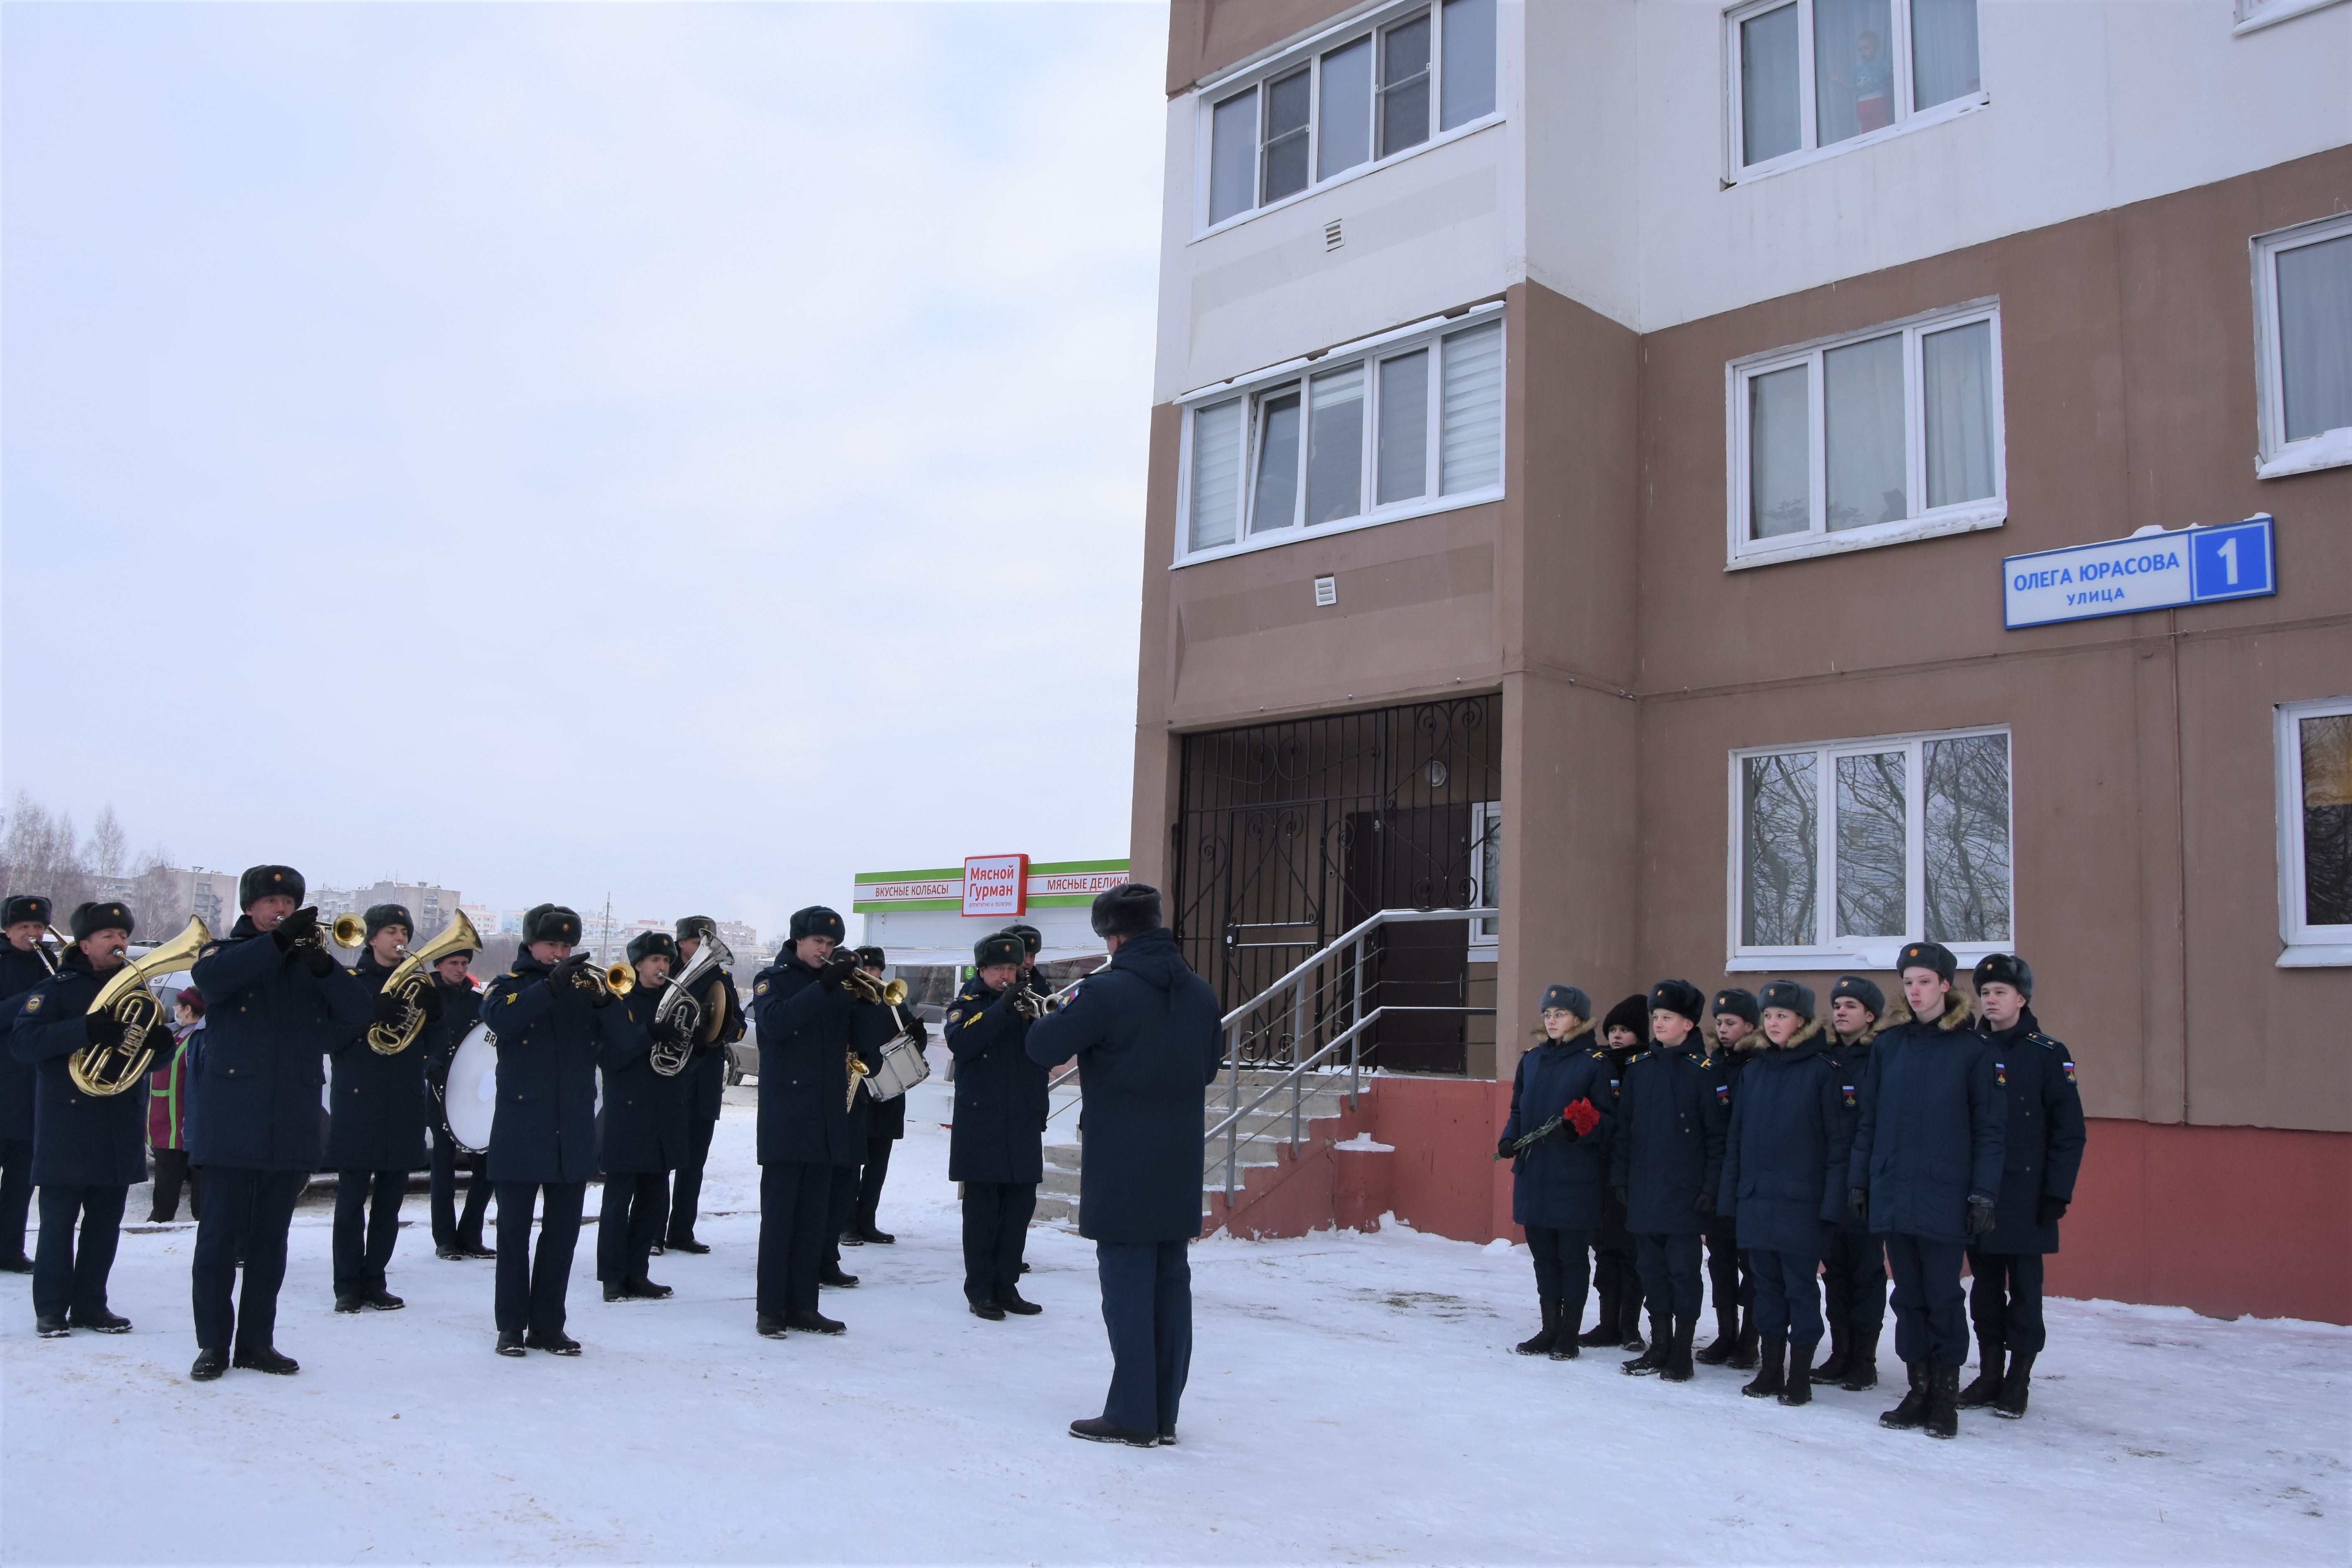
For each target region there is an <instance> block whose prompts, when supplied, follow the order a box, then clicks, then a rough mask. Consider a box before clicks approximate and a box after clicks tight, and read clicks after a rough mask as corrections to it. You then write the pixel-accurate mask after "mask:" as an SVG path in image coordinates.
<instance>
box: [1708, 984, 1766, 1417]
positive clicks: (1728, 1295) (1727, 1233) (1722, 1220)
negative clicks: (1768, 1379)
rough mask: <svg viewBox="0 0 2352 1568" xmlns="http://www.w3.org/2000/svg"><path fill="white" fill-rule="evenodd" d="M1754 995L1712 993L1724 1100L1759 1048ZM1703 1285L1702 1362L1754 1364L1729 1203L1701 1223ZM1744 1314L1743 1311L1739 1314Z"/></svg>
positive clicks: (1748, 1279)
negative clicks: (1707, 1334) (1709, 1331)
mask: <svg viewBox="0 0 2352 1568" xmlns="http://www.w3.org/2000/svg"><path fill="white" fill-rule="evenodd" d="M1757 1022H1758V1020H1757V1009H1756V996H1755V994H1754V993H1753V992H1751V991H1748V990H1747V989H1745V988H1744V987H1741V986H1738V985H1733V986H1729V987H1727V988H1726V989H1724V990H1721V991H1718V992H1717V993H1716V994H1715V1050H1714V1053H1713V1055H1714V1057H1715V1070H1716V1071H1717V1072H1718V1073H1720V1074H1721V1075H1722V1076H1723V1081H1724V1082H1725V1083H1726V1084H1727V1085H1728V1086H1730V1089H1731V1097H1730V1101H1729V1103H1730V1104H1732V1105H1737V1104H1738V1103H1739V1075H1740V1074H1741V1073H1743V1072H1745V1071H1746V1070H1747V1068H1748V1062H1749V1060H1750V1059H1751V1058H1754V1056H1755V1055H1756V1053H1757V1052H1758V1051H1759V1050H1761V1049H1763V1048H1764V1043H1765V1042H1764V1037H1763V1035H1762V1034H1761V1033H1760V1032H1759V1030H1758V1028H1757ZM1706 1288H1707V1294H1708V1295H1709V1296H1711V1297H1712V1298H1714V1301H1715V1342H1714V1343H1713V1344H1711V1345H1708V1346H1707V1347H1706V1349H1705V1350H1703V1351H1701V1352H1698V1356H1697V1360H1698V1362H1699V1364H1700V1365H1702V1366H1723V1365H1726V1364H1729V1365H1731V1366H1734V1367H1737V1368H1738V1369H1739V1370H1741V1371H1743V1372H1744V1371H1746V1370H1748V1368H1750V1367H1753V1366H1754V1365H1756V1355H1757V1352H1756V1280H1755V1279H1754V1278H1753V1276H1752V1274H1751V1273H1750V1271H1749V1269H1748V1254H1747V1253H1746V1252H1744V1251H1742V1250H1741V1248H1740V1245H1739V1226H1738V1221H1737V1220H1736V1219H1735V1218H1734V1217H1733V1215H1732V1213H1731V1211H1730V1210H1729V1209H1728V1208H1726V1209H1722V1210H1719V1211H1717V1214H1716V1216H1715V1218H1714V1220H1713V1221H1712V1222H1710V1223H1709V1224H1708V1226H1707V1227H1706ZM1743 1314H1744V1317H1743Z"/></svg>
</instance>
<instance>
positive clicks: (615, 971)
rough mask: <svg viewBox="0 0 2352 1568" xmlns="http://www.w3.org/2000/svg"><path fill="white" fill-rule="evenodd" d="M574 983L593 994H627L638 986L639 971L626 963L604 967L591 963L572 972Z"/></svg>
mask: <svg viewBox="0 0 2352 1568" xmlns="http://www.w3.org/2000/svg"><path fill="white" fill-rule="evenodd" d="M572 984H574V985H576V986H578V987H579V988H580V989H581V990H583V991H584V992H586V993H587V994H589V995H591V996H626V995H627V994H629V993H630V992H632V991H635V989H636V988H637V972H636V971H635V970H634V969H632V968H630V967H629V966H628V965H627V964H625V963H610V964H606V965H605V966H604V968H602V969H599V968H597V967H596V966H595V965H593V964H590V965H589V966H588V967H587V968H585V969H579V970H574V971H573V972H572Z"/></svg>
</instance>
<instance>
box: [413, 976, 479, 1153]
mask: <svg viewBox="0 0 2352 1568" xmlns="http://www.w3.org/2000/svg"><path fill="white" fill-rule="evenodd" d="M433 989H434V994H436V995H437V996H439V997H440V998H441V1016H440V1018H439V1019H438V1020H437V1021H436V1022H435V1023H434V1024H433V1025H432V1026H431V1030H432V1035H431V1039H430V1044H431V1045H432V1047H433V1051H432V1054H431V1055H430V1056H428V1057H426V1058H425V1089H426V1092H427V1094H428V1095H430V1097H431V1100H432V1103H431V1104H430V1105H428V1106H427V1107H426V1110H427V1113H428V1114H429V1115H430V1116H431V1118H432V1121H433V1129H434V1131H433V1135H434V1136H435V1137H436V1138H440V1137H446V1135H447V1133H448V1131H449V1112H448V1108H447V1106H446V1104H445V1103H444V1100H443V1097H444V1096H445V1095H446V1093H447V1091H448V1088H449V1058H451V1057H454V1056H456V1055H457V1047H459V1046H461V1045H463V1044H464V1043H465V1040H466V1037H467V1035H469V1034H472V1033H473V1031H474V1026H475V1025H476V1024H478V1023H480V1022H481V1021H482V993H481V988H480V987H478V986H477V985H476V984H474V977H473V976H472V975H470V974H468V975H467V976H466V978H465V980H464V982H463V983H462V984H457V985H449V984H443V982H442V980H441V977H440V976H439V975H437V974H436V975H435V976H434V977H433ZM411 1048H412V1049H413V1048H414V1047H411Z"/></svg>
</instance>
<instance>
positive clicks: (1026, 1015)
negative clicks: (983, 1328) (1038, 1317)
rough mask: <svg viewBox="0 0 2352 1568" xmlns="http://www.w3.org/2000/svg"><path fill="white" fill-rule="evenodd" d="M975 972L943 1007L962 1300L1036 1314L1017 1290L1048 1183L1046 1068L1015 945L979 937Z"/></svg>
mask: <svg viewBox="0 0 2352 1568" xmlns="http://www.w3.org/2000/svg"><path fill="white" fill-rule="evenodd" d="M972 963H973V964H974V966H975V973H973V975H972V977H971V979H970V980H968V981H966V982H965V983H964V985H963V989H962V990H961V991H959V992H958V993H957V994H956V998H955V1000H954V1001H953V1002H952V1003H950V1004H949V1005H948V1016H947V1027H946V1028H945V1030H944V1031H942V1032H943V1034H944V1035H945V1037H946V1039H947V1047H948V1049H949V1050H950V1052H952V1053H954V1056H955V1063H956V1076H955V1116H954V1121H953V1123H952V1126H951V1130H950V1134H949V1143H948V1179H949V1180H950V1181H951V1182H961V1183H962V1184H963V1296H964V1301H965V1304H966V1305H967V1306H968V1307H969V1308H970V1310H971V1314H972V1316H974V1317H976V1318H985V1319H987V1320H989V1321H992V1322H1003V1321H1004V1315H1005V1314H1006V1313H1007V1312H1013V1313H1018V1314H1020V1315H1022V1316H1028V1315H1031V1314H1034V1313H1035V1312H1038V1311H1041V1310H1043V1309H1042V1308H1040V1307H1039V1306H1038V1305H1037V1304H1036V1303H1035V1302H1034V1301H1031V1300H1027V1299H1025V1298H1024V1297H1023V1295H1022V1294H1021V1290H1020V1285H1021V1254H1022V1252H1023V1250H1024V1247H1026V1245H1027V1241H1028V1236H1029V1221H1030V1218H1031V1217H1032V1216H1033V1215H1035V1213H1036V1212H1037V1186H1038V1184H1039V1183H1041V1182H1043V1181H1044V1180H1045V1110H1046V1104H1045V1100H1046V1096H1045V1080H1046V1072H1045V1068H1042V1067H1040V1066H1038V1065H1037V1064H1036V1063H1035V1062H1034V1061H1032V1060H1031V1059H1030V1058H1029V1051H1028V1039H1029V1030H1030V1026H1031V1023H1032V1022H1033V1020H1034V1014H1035V1009H1036V1006H1037V1000H1036V994H1035V993H1034V991H1032V990H1030V989H1029V987H1028V985H1027V983H1026V979H1025V977H1024V974H1023V973H1022V949H1021V939H1020V938H1019V937H1018V936H1015V935H1013V933H1011V932H1009V931H999V932H997V933H996V934H995V935H994V936H984V937H982V938H981V939H980V941H979V942H977V943H976V944H975V945H974V946H973V948H972Z"/></svg>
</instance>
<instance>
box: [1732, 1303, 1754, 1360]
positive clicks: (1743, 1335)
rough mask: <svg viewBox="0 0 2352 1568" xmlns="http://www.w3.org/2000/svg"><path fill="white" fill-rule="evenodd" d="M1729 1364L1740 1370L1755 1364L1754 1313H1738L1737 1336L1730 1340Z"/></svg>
mask: <svg viewBox="0 0 2352 1568" xmlns="http://www.w3.org/2000/svg"><path fill="white" fill-rule="evenodd" d="M1731 1364H1732V1365H1733V1366H1734V1367H1737V1368H1738V1370H1739V1371H1741V1372H1746V1371H1747V1370H1748V1368H1750V1367H1752V1366H1754V1365H1755V1364H1756V1314H1755V1313H1754V1312H1752V1311H1749V1312H1743V1313H1741V1314H1740V1324H1739V1338H1738V1339H1737V1340H1735V1341H1733V1342H1732V1345H1731Z"/></svg>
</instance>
